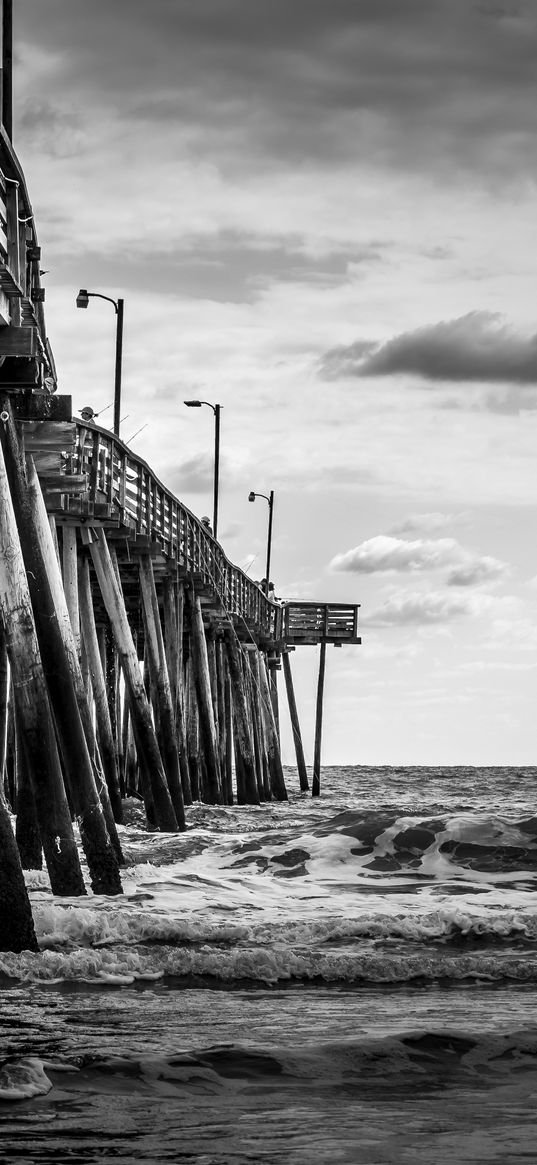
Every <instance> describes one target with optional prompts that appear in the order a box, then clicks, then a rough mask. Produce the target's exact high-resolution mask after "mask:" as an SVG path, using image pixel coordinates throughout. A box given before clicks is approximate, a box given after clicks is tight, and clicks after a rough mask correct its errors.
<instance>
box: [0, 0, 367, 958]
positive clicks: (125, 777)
mask: <svg viewBox="0 0 537 1165" xmlns="http://www.w3.org/2000/svg"><path fill="white" fill-rule="evenodd" d="M2 21H3V25H2V27H3V48H2V53H3V58H2V66H3V67H2V77H1V82H0V97H1V110H2V116H1V119H0V120H1V124H0V773H1V775H2V780H1V781H0V920H1V921H0V949H11V950H18V949H23V948H25V947H30V948H32V947H33V948H34V949H35V946H36V944H35V935H34V934H33V924H32V919H31V912H30V910H29V906H28V902H27V898H26V896H25V890H24V881H23V878H22V873H21V864H22V866H26V867H27V868H28V867H29V866H32V865H33V866H36V865H37V866H40V864H41V861H42V853H43V854H44V858H45V862H46V865H47V869H48V872H49V875H50V880H51V886H52V890H53V892H54V893H56V894H64V895H65V894H68V895H78V894H84V893H86V887H85V884H84V879H83V876H82V872H81V866H80V859H79V853H78V847H77V844H76V839H75V829H74V826H75V825H76V826H78V829H79V834H80V841H81V844H82V848H83V850H84V854H85V858H86V861H87V865H88V869H89V875H90V881H91V887H92V889H93V890H94V891H95V892H97V893H105V894H118V893H121V892H122V887H121V876H120V868H121V865H122V861H123V859H122V853H121V845H120V839H119V836H118V830H117V825H118V824H121V822H122V813H123V803H124V799H125V798H126V797H136V798H138V799H139V800H140V801H143V803H144V806H145V813H146V817H147V822H148V824H149V826H150V827H152V828H157V829H161V830H166V831H175V830H184V829H185V828H187V825H188V807H189V805H191V804H192V802H193V801H196V800H201V801H204V802H206V803H209V804H226V805H229V804H232V803H233V801H235V800H236V801H237V802H238V803H239V804H252V805H258V804H259V803H260V802H263V801H267V800H270V799H271V798H275V799H278V800H282V801H284V800H286V799H287V789H286V784H285V780H284V774H283V768H282V761H281V755H280V740H279V709H278V688H277V672H278V671H279V670H280V668H281V666H282V660H283V669H284V676H285V687H286V692H287V696H288V701H289V711H290V716H291V723H292V728H293V737H294V741H295V747H296V756H297V766H298V772H299V780H300V788H301V789H302V790H304V791H305V790H307V789H308V774H307V771H306V765H305V761H304V750H303V744H302V737H301V732H300V725H299V721H298V712H297V706H296V700H295V695H294V689H293V680H292V675H291V666H290V653H291V652H292V651H294V650H295V649H296V648H297V647H299V646H302V645H320V652H321V670H320V673H319V686H318V701H317V723H316V744H315V763H314V775H313V788H312V792H313V794H317V793H319V791H320V740H321V712H322V681H323V677H324V667H325V652H326V645H327V644H334V645H335V646H338V647H340V646H342V644H343V643H347V644H357V643H360V638H359V636H358V626H357V618H358V607H357V606H355V605H354V606H352V605H345V604H326V603H310V602H308V603H301V602H295V601H285V602H274V601H272V600H271V599H270V598H268V596H267V595H265V593H264V592H263V591H262V590H261V588H260V587H259V586H258V585H257V584H256V583H255V582H253V581H252V580H251V579H250V578H248V576H247V575H246V574H245V573H244V572H243V571H241V570H240V569H239V568H238V567H236V566H234V565H233V564H232V563H231V562H230V561H229V560H228V558H227V557H226V555H225V553H224V550H223V548H222V546H221V545H220V544H219V543H218V542H217V541H216V540H215V538H213V537H212V535H211V533H210V532H209V531H208V530H207V528H206V526H205V525H204V524H202V522H200V521H199V520H198V518H197V517H196V516H195V515H194V514H193V513H192V512H191V511H190V510H189V509H188V508H187V507H186V506H184V505H183V504H182V502H181V501H180V500H179V499H177V498H176V497H175V496H174V495H173V494H172V493H171V492H170V491H169V490H168V489H167V488H166V486H165V485H164V484H163V483H162V482H161V481H160V480H159V479H158V477H157V476H156V474H155V473H154V472H153V470H152V469H151V467H150V466H149V465H148V464H147V463H146V462H145V461H144V460H143V459H142V458H140V457H137V456H136V455H135V454H133V452H132V450H131V449H130V448H129V447H128V446H127V445H126V444H124V443H123V442H122V441H121V440H120V439H119V438H118V437H117V436H115V435H114V434H112V433H111V432H110V431H109V430H107V429H104V428H101V427H100V426H98V425H96V424H94V423H92V422H88V421H85V422H83V421H81V420H77V419H76V418H74V417H73V414H72V402H71V398H70V397H69V396H62V395H59V394H58V392H57V383H56V370H55V365H54V359H53V356H52V350H51V347H50V344H49V341H48V338H47V334H46V328H45V314H44V299H45V293H44V290H43V288H42V287H41V283H40V263H41V252H40V248H39V245H38V240H37V235H36V228H35V223H34V216H33V212H32V207H31V204H30V201H29V197H28V192H27V189H26V183H25V180H24V175H23V172H22V169H21V167H20V164H19V162H18V159H17V157H16V155H15V153H14V150H13V147H12V143H11V74H10V70H11V0H4V2H3V4H2ZM9 810H11V812H12V813H13V814H14V815H15V817H16V836H15V835H14V833H13V829H12V826H11V822H10V817H9Z"/></svg>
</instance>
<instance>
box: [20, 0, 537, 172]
mask: <svg viewBox="0 0 537 1165" xmlns="http://www.w3.org/2000/svg"><path fill="white" fill-rule="evenodd" d="M25 40H26V41H28V43H32V42H33V43H34V44H37V45H39V46H40V48H42V49H44V50H45V51H47V50H48V51H51V52H54V54H55V56H56V62H55V64H56V69H55V90H56V92H58V91H59V90H61V89H62V88H63V90H64V92H66V93H68V94H69V93H70V94H71V95H72V96H73V97H74V98H76V96H77V95H78V96H79V98H80V99H82V100H84V101H87V100H88V96H89V99H90V98H91V93H92V92H93V93H94V94H95V95H96V97H98V99H99V101H101V102H102V100H103V99H104V100H109V102H110V105H111V107H117V108H120V109H121V110H122V113H123V115H124V116H125V117H132V118H140V119H145V120H146V121H147V122H154V123H158V122H161V121H163V120H175V121H177V122H178V123H180V124H182V125H188V126H192V127H194V128H195V133H194V134H193V138H192V149H196V148H199V149H203V150H206V149H207V148H208V147H209V146H210V147H211V151H212V157H213V158H214V159H216V158H220V159H223V158H224V157H226V158H227V160H228V161H230V159H231V158H233V164H234V166H236V167H240V165H241V159H242V164H246V162H247V159H246V158H245V156H244V153H243V151H244V147H245V146H248V149H249V151H250V152H251V153H253V154H255V155H256V156H257V158H258V160H259V161H260V162H261V161H262V159H266V160H267V162H270V164H271V165H274V164H276V162H277V161H278V160H281V161H283V162H284V163H285V164H288V162H289V160H290V159H292V161H293V164H295V165H300V164H301V163H302V162H311V160H315V161H316V162H317V163H321V164H322V163H323V162H326V163H327V164H330V163H331V162H332V161H333V160H334V159H337V160H338V161H340V162H343V163H346V162H350V163H352V162H353V161H356V160H359V161H360V163H363V162H364V160H365V161H369V162H373V163H374V164H381V165H388V166H390V165H392V164H396V165H397V166H398V167H400V168H408V169H410V170H414V168H415V167H416V165H420V166H421V167H422V169H423V170H427V171H431V170H432V171H438V170H441V171H442V173H443V174H444V175H445V176H446V177H448V176H451V177H456V175H457V173H458V171H459V170H460V169H462V170H468V169H470V170H472V171H474V172H477V171H481V172H482V173H485V174H487V175H489V174H490V173H491V172H494V173H498V171H501V172H502V173H503V174H504V176H505V177H508V178H509V179H510V178H511V177H512V176H513V175H521V174H527V173H528V171H529V170H532V172H533V171H534V168H535V150H534V133H535V60H536V57H537V12H536V9H535V5H534V4H533V3H532V2H531V0H518V2H517V3H516V4H510V5H502V4H489V3H486V2H478V0H475V2H472V0H292V3H291V2H290V0H271V2H270V4H268V3H266V0H152V2H151V3H150V4H148V3H147V0H113V3H110V2H109V0H92V3H91V4H88V2H87V0H68V2H67V0H46V2H44V0H24V2H23V3H21V4H20V5H19V6H16V44H19V43H21V41H25ZM36 115H39V111H38V110H37V114H36V111H35V110H34V111H32V105H31V102H29V103H28V104H27V107H26V110H25V111H24V114H23V117H25V118H26V120H27V123H28V124H31V121H32V117H33V116H36Z"/></svg>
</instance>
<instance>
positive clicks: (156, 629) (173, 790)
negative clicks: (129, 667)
mask: <svg viewBox="0 0 537 1165" xmlns="http://www.w3.org/2000/svg"><path fill="white" fill-rule="evenodd" d="M139 569H140V587H141V591H142V602H143V606H144V615H145V630H146V639H145V646H146V652H147V660H148V664H149V672H150V675H151V680H152V684H153V687H154V692H155V705H156V707H155V713H156V716H158V741H159V748H160V754H161V756H162V760H163V763H164V768H165V772H166V779H167V782H168V788H169V790H170V796H171V799H172V805H173V808H174V810H175V816H176V818H177V824H178V826H179V829H186V823H185V807H184V801H183V789H182V785H181V770H180V768H179V753H178V749H177V737H176V734H175V714H174V706H173V703H172V694H171V688H170V680H169V676H168V667H167V663H166V652H165V649H164V638H163V635H162V626H161V622H160V615H159V607H158V599H157V591H156V587H155V577H154V574H153V563H152V561H151V555H150V554H142V555H141V556H140V563H139Z"/></svg>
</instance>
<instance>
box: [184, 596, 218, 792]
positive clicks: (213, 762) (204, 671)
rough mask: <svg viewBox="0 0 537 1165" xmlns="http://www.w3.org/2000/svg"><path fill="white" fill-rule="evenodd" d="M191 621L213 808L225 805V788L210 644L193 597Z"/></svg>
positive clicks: (195, 673)
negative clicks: (215, 714)
mask: <svg viewBox="0 0 537 1165" xmlns="http://www.w3.org/2000/svg"><path fill="white" fill-rule="evenodd" d="M190 620H191V637H190V642H191V647H192V663H193V666H194V679H195V683H196V691H197V694H198V709H199V719H200V728H201V732H202V734H203V753H204V756H205V764H206V766H207V799H208V801H209V803H210V804H211V805H221V804H222V786H221V781H220V761H219V756H218V741H217V738H216V726H215V722H214V708H213V697H212V692H211V680H210V676H209V659H208V655H207V642H206V639H205V629H204V626H203V616H202V613H201V601H200V597H199V595H194V594H192V597H191V600H190Z"/></svg>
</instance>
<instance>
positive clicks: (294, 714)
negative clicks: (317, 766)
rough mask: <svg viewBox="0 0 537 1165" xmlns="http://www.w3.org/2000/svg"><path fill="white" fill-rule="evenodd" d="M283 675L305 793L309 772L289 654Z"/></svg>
mask: <svg viewBox="0 0 537 1165" xmlns="http://www.w3.org/2000/svg"><path fill="white" fill-rule="evenodd" d="M282 659H283V674H284V677H285V687H286V690H287V702H288V704H289V716H290V718H291V728H292V729H293V740H294V744H295V752H296V767H297V769H298V779H299V782H300V789H301V791H302V792H303V793H305V792H306V790H307V789H309V781H308V771H307V769H306V761H305V758H304V747H303V745H302V733H301V731H300V722H299V719H298V711H297V706H296V700H295V689H294V686H293V673H292V671H291V660H290V659H289V652H288V651H284V652H283V656H282Z"/></svg>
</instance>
